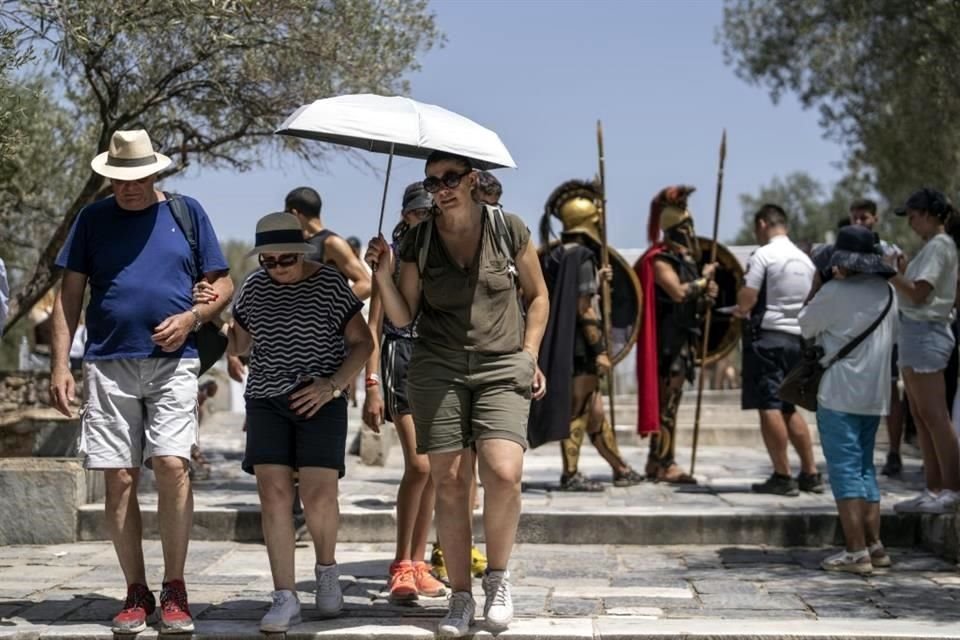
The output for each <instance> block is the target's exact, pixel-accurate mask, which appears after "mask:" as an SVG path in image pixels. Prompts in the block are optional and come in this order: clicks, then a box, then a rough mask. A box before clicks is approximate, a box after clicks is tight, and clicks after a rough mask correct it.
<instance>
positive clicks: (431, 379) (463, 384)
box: [407, 340, 536, 454]
mask: <svg viewBox="0 0 960 640" xmlns="http://www.w3.org/2000/svg"><path fill="white" fill-rule="evenodd" d="M535 371H536V363H535V362H534V360H533V358H532V357H531V356H530V354H528V353H527V352H526V351H520V352H519V353H508V354H484V353H477V352H474V351H458V350H453V349H446V348H444V347H438V346H435V345H431V346H429V347H427V345H426V344H424V343H423V342H422V341H419V340H418V341H417V342H416V346H415V347H414V349H413V356H412V358H411V359H410V368H409V370H408V371H407V397H408V399H409V401H410V406H411V408H412V409H413V419H414V422H415V423H416V428H417V453H421V454H422V453H443V452H448V451H459V450H461V449H466V448H469V447H471V446H473V444H474V443H475V442H476V441H477V440H483V439H488V438H491V439H500V440H510V441H512V442H516V443H517V444H519V445H520V446H522V447H523V448H524V450H526V448H527V418H528V416H529V414H530V398H531V392H532V389H531V388H532V385H533V375H534V372H535Z"/></svg>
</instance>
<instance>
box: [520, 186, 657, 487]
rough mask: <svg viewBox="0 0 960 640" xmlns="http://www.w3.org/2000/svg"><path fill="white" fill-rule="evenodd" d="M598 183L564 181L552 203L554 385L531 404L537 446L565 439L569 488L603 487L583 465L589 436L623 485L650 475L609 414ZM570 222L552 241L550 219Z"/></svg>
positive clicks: (549, 262)
mask: <svg viewBox="0 0 960 640" xmlns="http://www.w3.org/2000/svg"><path fill="white" fill-rule="evenodd" d="M601 202H602V196H601V194H600V193H599V191H598V189H597V187H596V185H594V183H592V182H586V181H583V180H570V181H568V182H565V183H563V184H562V185H560V186H559V187H557V189H555V190H554V192H553V193H552V194H551V195H550V198H549V199H548V200H547V203H546V207H545V211H544V214H543V218H542V219H541V223H540V232H541V241H542V243H543V244H542V247H541V264H542V266H543V273H544V278H545V279H546V282H547V287H548V289H549V291H550V317H549V319H548V321H547V328H546V333H545V335H544V340H543V345H542V346H541V349H540V358H539V365H540V368H541V370H542V371H544V373H545V375H546V376H547V379H548V380H550V381H551V382H550V384H548V385H547V395H546V397H544V398H543V399H542V400H541V401H538V402H535V403H534V404H533V407H532V409H531V414H530V423H529V429H528V438H529V440H530V444H531V446H534V447H536V446H539V445H540V444H543V443H545V442H552V441H556V440H559V441H560V452H561V456H562V458H563V474H562V475H561V477H560V488H561V489H562V490H565V491H601V490H602V489H603V488H602V486H601V485H600V484H599V483H597V482H595V481H592V480H588V479H587V478H586V477H585V476H584V475H583V474H581V473H580V472H579V470H578V462H579V459H580V449H581V447H582V445H583V440H584V436H585V435H589V437H590V441H591V442H592V443H593V445H594V446H595V447H596V448H597V451H598V452H599V453H600V455H601V456H603V458H604V460H606V461H607V463H609V464H610V466H611V468H612V469H613V482H614V485H616V486H629V485H633V484H637V483H639V482H641V481H642V480H643V477H642V476H641V475H640V474H638V473H637V472H636V471H634V470H633V469H632V468H630V466H629V465H628V464H627V463H626V462H624V460H623V458H622V456H621V455H620V450H619V448H618V447H617V440H616V435H615V433H614V430H613V427H612V426H611V425H610V422H609V420H607V418H606V416H605V415H604V411H603V401H602V398H601V396H600V392H599V377H598V374H599V373H600V370H599V367H598V362H599V363H601V364H602V365H603V367H604V368H610V367H611V363H610V356H609V353H608V349H607V344H606V342H605V340H604V332H603V323H602V321H601V316H600V312H599V311H598V309H597V305H596V298H597V291H598V288H599V283H598V279H597V278H598V263H599V257H598V256H599V252H600V239H599V238H600V234H599V228H598V225H599V223H600V206H601V204H600V203H601ZM552 218H557V219H559V220H560V222H561V223H562V224H563V232H562V234H561V237H560V242H559V243H553V244H550V238H549V235H550V221H551V219H552Z"/></svg>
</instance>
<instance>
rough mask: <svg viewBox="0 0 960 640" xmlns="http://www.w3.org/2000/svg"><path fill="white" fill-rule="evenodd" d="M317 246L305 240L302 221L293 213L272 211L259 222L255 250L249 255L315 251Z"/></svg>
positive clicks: (254, 242)
mask: <svg viewBox="0 0 960 640" xmlns="http://www.w3.org/2000/svg"><path fill="white" fill-rule="evenodd" d="M314 251H316V248H315V247H314V246H313V245H310V244H307V243H306V242H304V241H303V229H302V228H301V227H300V221H299V220H297V217H296V216H295V215H293V214H292V213H286V212H283V211H281V212H279V213H270V214H267V215H265V216H263V217H262V218H260V220H259V221H258V222H257V235H256V236H255V238H254V241H253V250H252V251H251V252H250V253H248V254H247V256H255V255H257V254H259V253H313V252H314Z"/></svg>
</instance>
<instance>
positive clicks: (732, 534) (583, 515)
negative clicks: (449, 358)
mask: <svg viewBox="0 0 960 640" xmlns="http://www.w3.org/2000/svg"><path fill="white" fill-rule="evenodd" d="M383 507H384V508H381V509H379V510H373V509H356V508H351V507H349V506H344V507H341V512H340V528H339V530H338V534H337V538H338V540H340V541H343V542H392V541H394V540H396V531H397V528H396V519H395V512H394V510H393V508H392V505H390V506H388V505H383ZM78 516H79V517H78V523H77V526H78V536H77V539H78V540H80V541H93V540H107V539H109V538H108V535H107V531H106V528H105V524H104V515H103V507H102V506H101V505H86V506H83V507H81V508H80V510H79V514H78ZM142 517H143V531H144V537H145V538H148V539H159V528H158V527H159V523H158V518H157V512H156V509H155V508H144V509H143V510H142ZM938 519H942V520H943V521H945V520H946V517H945V516H922V517H920V516H903V515H897V514H894V513H892V512H886V513H884V514H883V515H882V518H881V529H882V539H883V540H884V542H885V543H886V544H889V545H893V546H904V547H911V546H916V545H919V544H920V543H921V542H922V541H923V540H924V539H925V538H924V537H923V536H922V535H921V534H922V530H923V529H934V528H936V527H942V526H943V523H942V522H940V523H938ZM474 531H475V535H476V538H477V539H478V540H483V533H482V532H483V522H482V519H481V516H480V515H479V514H478V515H477V516H476V517H475V518H474ZM262 539H263V535H262V532H261V528H260V510H259V508H258V507H256V506H253V505H248V506H240V507H222V508H211V507H201V508H198V509H196V510H195V513H194V524H193V532H192V533H191V540H226V541H236V542H259V541H262ZM431 539H433V537H431ZM517 542H518V543H535V544H615V545H620V544H644V545H677V544H683V545H773V546H833V545H838V544H840V543H842V533H841V530H840V524H839V521H838V519H837V515H836V511H835V510H834V509H827V508H824V509H816V510H780V511H768V510H765V509H762V510H761V509H736V508H731V509H726V510H717V509H711V510H709V511H705V510H704V509H703V508H702V507H701V508H699V509H698V508H687V509H678V508H663V507H657V506H655V505H654V506H650V507H648V508H640V509H636V508H634V509H627V508H623V509H619V510H614V509H590V508H589V507H584V506H571V507H568V508H563V509H525V510H524V512H523V513H522V515H521V517H520V526H519V528H518V530H517Z"/></svg>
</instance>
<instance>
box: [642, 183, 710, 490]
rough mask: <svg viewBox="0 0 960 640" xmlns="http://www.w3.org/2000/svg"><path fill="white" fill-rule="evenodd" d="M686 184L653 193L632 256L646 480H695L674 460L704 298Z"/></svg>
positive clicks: (706, 301)
mask: <svg viewBox="0 0 960 640" xmlns="http://www.w3.org/2000/svg"><path fill="white" fill-rule="evenodd" d="M693 191H694V188H693V187H689V186H682V185H681V186H673V187H667V188H665V189H663V190H662V191H660V193H658V194H657V195H656V197H655V198H654V199H653V202H651V204H650V219H649V221H648V229H647V231H648V236H649V240H650V243H651V247H650V249H648V250H647V252H646V253H645V254H644V255H643V256H642V257H641V258H640V260H639V261H638V263H637V274H638V276H639V277H640V285H641V288H642V290H643V294H644V300H647V301H648V303H647V304H646V305H644V309H643V316H642V321H641V329H640V339H639V341H638V348H637V383H638V384H637V389H638V394H637V395H638V400H639V413H638V416H639V422H638V425H637V427H638V431H639V432H640V434H641V435H650V452H649V455H648V458H647V465H646V469H645V471H646V474H647V477H648V478H650V479H654V480H658V481H663V482H671V483H679V484H695V483H696V480H694V478H693V477H692V476H690V475H689V474H687V473H685V472H684V471H682V470H681V469H680V468H679V467H678V466H677V463H676V433H677V410H678V409H679V407H680V400H681V398H682V395H683V384H684V382H685V381H689V382H692V381H693V379H694V355H695V354H696V353H697V349H698V346H699V345H700V341H701V327H702V325H703V316H704V312H705V311H706V309H707V306H708V305H709V304H710V300H711V299H710V297H709V295H708V282H707V279H706V278H703V277H701V275H700V268H699V265H698V260H699V258H700V248H699V244H698V241H697V236H696V235H695V233H694V229H693V216H692V215H691V214H690V211H689V210H688V209H687V198H688V197H689V196H690V194H691V193H692V192H693ZM661 233H662V238H661ZM657 262H659V263H662V264H666V265H668V266H669V267H670V269H671V270H672V271H673V272H674V273H675V274H676V276H677V278H678V279H679V281H680V284H681V290H682V298H680V299H676V292H674V297H671V295H669V294H668V292H667V290H666V289H665V288H664V287H663V285H662V282H661V280H660V278H658V276H657V268H656V263H657ZM651 302H652V304H650V303H651Z"/></svg>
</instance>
